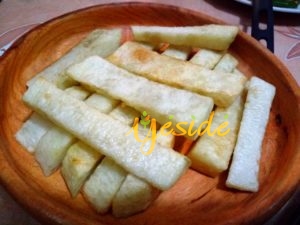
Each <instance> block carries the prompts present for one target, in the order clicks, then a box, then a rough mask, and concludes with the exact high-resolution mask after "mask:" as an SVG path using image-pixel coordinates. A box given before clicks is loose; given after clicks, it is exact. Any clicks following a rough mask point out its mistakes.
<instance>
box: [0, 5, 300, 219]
mask: <svg viewBox="0 0 300 225" xmlns="http://www.w3.org/2000/svg"><path fill="white" fill-rule="evenodd" d="M145 5H147V6H149V7H153V8H157V9H160V8H164V9H169V10H173V11H180V12H181V13H184V14H191V15H193V16H196V17H198V18H202V17H204V16H205V19H206V20H208V21H212V20H214V21H216V22H217V23H219V24H226V23H225V22H224V21H222V20H219V19H216V18H214V17H211V16H209V15H206V14H205V13H202V12H197V11H193V10H191V9H187V8H183V7H178V6H174V5H167V4H161V3H142V2H125V3H110V4H99V5H93V6H89V7H86V8H81V9H78V10H75V11H71V12H68V13H66V14H63V15H60V16H58V17H55V18H52V19H50V20H48V21H46V22H44V23H42V24H40V25H38V26H36V27H34V28H33V29H31V30H29V31H28V32H26V33H25V34H23V35H22V36H21V37H19V38H18V39H17V40H16V41H15V42H14V44H13V45H12V46H11V47H10V48H9V49H8V50H7V51H6V52H5V53H4V55H3V56H2V57H0V67H1V66H3V65H4V66H5V62H6V61H9V60H10V57H11V56H13V54H15V53H16V51H17V50H18V48H19V47H20V46H22V44H23V43H24V41H25V40H26V39H27V38H28V37H30V35H35V34H34V33H35V32H37V31H38V30H40V29H43V27H45V26H47V25H49V24H51V23H55V22H56V21H57V20H59V19H62V18H67V17H68V16H71V15H73V14H76V13H80V12H84V11H89V10H94V9H98V8H102V7H112V8H113V7H120V8H121V7H128V6H130V7H140V6H145ZM238 35H239V36H240V37H242V38H243V39H244V40H246V41H247V42H248V43H249V44H250V45H251V46H252V47H254V48H256V49H257V50H258V51H260V52H261V53H262V54H263V55H264V56H265V57H266V58H269V59H270V60H272V61H273V62H274V64H276V65H277V68H278V70H280V72H281V74H283V77H282V80H281V81H282V82H284V83H285V85H287V86H289V88H290V90H291V91H292V93H293V94H294V95H295V97H296V99H297V102H298V104H297V106H295V111H298V112H300V89H299V86H298V84H297V83H296V80H295V78H294V77H293V76H292V75H291V73H290V72H289V70H288V69H287V68H286V66H285V65H284V64H283V62H281V61H280V60H279V59H278V58H277V57H276V56H275V55H274V54H273V53H271V52H270V51H269V50H267V49H266V48H265V47H264V46H262V45H261V44H259V45H258V44H257V43H259V42H258V41H256V40H255V39H254V38H252V37H251V36H249V35H248V34H246V33H244V32H243V31H239V34H238ZM1 78H2V77H1V76H0V87H2V86H3V85H4V83H3V82H2V80H1ZM298 126H299V124H298ZM298 136H299V135H298ZM1 139H2V137H1ZM1 139H0V149H6V148H8V146H4V141H3V140H1ZM298 142H299V146H298V148H297V147H295V148H297V149H298V152H299V150H300V140H299V141H298ZM5 154H7V153H5V151H1V153H0V161H1V165H0V169H1V172H0V181H1V183H2V184H3V185H4V187H5V188H6V190H7V191H8V192H9V193H10V194H11V195H12V196H13V198H14V199H15V200H16V201H17V202H19V203H20V204H21V205H22V206H24V207H25V208H26V210H28V211H29V212H30V213H31V214H33V215H34V216H35V217H36V218H38V219H41V220H42V221H48V222H55V223H67V222H70V218H69V217H68V216H67V215H69V214H68V213H63V212H61V211H60V210H59V208H56V207H55V206H53V205H52V203H51V202H48V201H47V200H46V199H45V197H47V196H44V195H36V193H35V192H34V190H31V189H30V186H28V184H27V183H26V182H25V180H24V179H23V178H22V177H21V176H20V174H18V173H17V172H16V171H15V170H14V169H13V168H14V167H15V168H16V165H14V164H13V162H12V161H11V160H10V159H9V157H8V156H7V155H5ZM298 155H299V154H298ZM10 162H11V163H12V164H11V165H9V164H10ZM16 169H18V168H16ZM294 172H297V175H298V176H299V177H300V171H294ZM14 182H18V185H16V183H14ZM299 183H300V180H299V179H298V181H297V180H296V179H295V182H294V184H293V185H292V187H293V188H292V190H290V192H289V193H287V194H286V195H285V196H284V197H283V198H282V199H281V202H284V201H285V200H287V198H288V197H289V196H290V195H291V194H292V193H293V192H294V189H295V188H296V187H297V186H298V185H299ZM18 186H23V188H24V189H23V191H24V192H23V193H20V192H19V191H18V188H17V187H18ZM24 195H25V196H27V197H25V198H24ZM28 196H30V197H28ZM32 198H33V199H34V201H35V202H36V203H37V204H30V201H29V199H32ZM42 205H45V206H47V207H46V208H47V209H49V208H52V209H53V212H55V213H54V214H50V215H49V212H48V211H47V210H45V209H43V207H40V206H42ZM271 207H272V206H271ZM73 216H75V217H74V218H72V221H73V220H74V221H76V218H80V217H81V215H80V214H75V215H74V214H73ZM49 219H50V220H49ZM88 219H90V218H88ZM92 221H93V220H92V219H91V222H92ZM48 222H47V223H48Z"/></svg>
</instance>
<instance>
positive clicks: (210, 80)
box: [107, 41, 246, 107]
mask: <svg viewBox="0 0 300 225" xmlns="http://www.w3.org/2000/svg"><path fill="white" fill-rule="evenodd" d="M107 59H108V60H109V61H110V62H111V63H113V64H115V65H117V66H119V67H121V68H123V69H126V70H128V71H130V72H132V73H135V74H137V75H139V76H142V77H146V78H147V79H150V80H153V81H156V82H160V83H164V84H167V85H171V86H174V87H177V88H183V89H186V90H189V91H193V92H196V93H198V94H201V95H205V96H208V97H211V98H213V100H214V103H215V104H216V105H218V106H222V107H226V106H229V105H230V104H232V103H233V101H234V100H235V99H236V98H237V96H239V95H240V94H241V93H242V91H243V89H244V84H245V82H246V79H245V77H244V76H241V75H238V74H233V73H224V72H220V71H212V70H210V69H207V68H204V67H202V66H199V65H196V64H194V63H191V62H186V61H182V60H178V59H175V58H172V57H169V56H166V55H160V54H158V53H157V52H154V51H152V50H149V49H147V48H144V47H143V46H142V45H140V44H138V43H136V42H130V41H129V42H126V43H124V44H123V45H122V46H121V47H120V48H118V49H117V50H116V51H115V52H114V53H113V54H111V55H110V56H109V57H107ZM233 83H234V84H235V85H232V84H233Z"/></svg>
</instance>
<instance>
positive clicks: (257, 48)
mask: <svg viewBox="0 0 300 225" xmlns="http://www.w3.org/2000/svg"><path fill="white" fill-rule="evenodd" d="M210 23H222V22H221V21H219V20H217V19H214V18H211V17H209V16H207V15H204V14H200V13H195V12H192V11H188V10H183V9H179V8H176V7H172V6H163V5H159V4H138V3H126V4H115V5H114V4H112V5H106V6H98V7H97V6H96V7H92V8H88V9H85V10H80V11H77V12H75V13H72V14H68V15H66V16H63V17H60V18H57V19H54V20H52V21H50V22H48V23H46V24H43V25H41V26H39V27H37V28H36V29H34V30H33V31H32V32H30V33H28V34H27V35H26V36H25V37H23V38H22V39H20V40H19V41H17V43H16V44H15V45H14V46H13V48H12V49H11V50H9V52H8V54H6V55H5V57H4V58H3V59H2V60H1V61H0V103H1V111H0V118H1V120H0V123H1V128H0V138H1V139H0V148H1V151H0V171H1V173H0V178H1V182H2V183H3V184H4V186H5V187H6V188H7V189H8V191H9V192H10V193H11V194H12V195H13V196H14V197H15V198H16V199H17V200H18V202H20V203H21V204H22V205H23V206H25V207H26V208H27V209H28V210H29V211H30V212H31V213H32V214H34V215H35V216H36V217H38V218H39V219H41V220H42V221H44V223H49V224H50V223H57V224H164V225H167V224H172V225H174V224H179V223H180V224H241V223H243V224H253V223H255V222H259V223H260V222H263V221H264V220H266V219H267V218H269V217H270V216H271V215H272V214H273V213H274V212H275V211H276V210H277V209H279V208H280V206H281V205H282V204H283V203H284V202H285V201H286V200H287V199H288V197H289V196H290V194H291V193H292V191H293V190H294V189H295V187H296V185H297V184H298V183H299V177H300V164H299V160H300V137H299V136H300V127H299V124H300V107H299V104H300V91H299V88H298V86H297V85H296V83H295V81H294V80H293V79H292V77H291V75H290V73H289V72H288V70H287V69H286V68H285V67H284V65H283V64H282V63H281V62H280V61H279V60H278V59H277V58H276V57H275V56H274V55H273V54H271V53H270V52H268V51H267V50H266V49H265V48H264V47H263V46H261V45H259V44H258V43H257V42H256V41H255V40H254V39H252V38H251V37H249V36H248V35H246V34H244V33H242V32H240V33H239V35H238V37H237V39H236V40H235V42H234V43H233V45H232V47H231V48H230V52H231V53H232V54H233V55H234V56H235V57H237V58H238V59H239V61H240V63H239V69H240V70H241V71H242V72H244V73H245V74H246V75H247V76H248V77H250V76H253V75H256V76H259V77H261V78H263V79H265V80H266V81H268V82H270V83H272V84H274V85H275V86H276V88H277V93H276V97H275V99H274V103H273V106H272V110H271V116H270V120H269V123H268V126H267V132H266V136H265V138H264V142H263V155H262V159H261V162H260V163H261V170H260V174H259V179H260V185H261V186H260V190H259V192H257V193H247V192H240V191H234V190H231V189H228V188H226V187H225V179H226V177H227V174H226V172H225V173H223V174H221V175H220V176H219V177H217V178H209V177H207V176H204V175H202V174H200V173H197V172H195V171H193V170H189V171H188V172H187V173H186V174H185V175H184V176H183V177H182V178H181V179H180V180H179V182H178V183H177V184H176V185H175V186H174V187H173V188H171V189H170V190H168V191H165V192H164V193H162V194H161V195H160V196H159V198H158V199H157V200H156V201H155V202H154V204H153V205H152V206H151V207H150V208H149V209H148V210H146V211H145V212H143V213H140V214H137V215H134V216H131V217H129V218H126V219H116V218H113V217H112V216H111V215H110V214H107V215H100V214H97V213H96V212H95V211H94V210H93V209H92V208H91V207H90V206H89V205H88V204H87V202H86V201H85V200H84V199H83V197H82V196H81V195H79V196H78V197H77V198H76V199H72V198H71V196H70V194H69V192H68V190H67V187H66V185H65V183H64V181H63V179H62V177H61V175H60V172H59V171H57V172H56V173H55V174H54V175H52V176H50V177H44V176H43V174H42V172H41V169H40V168H39V166H38V164H37V162H36V161H35V160H34V157H33V156H32V155H30V154H29V153H27V152H26V151H25V150H24V149H23V148H22V147H21V146H20V145H19V144H18V143H17V142H16V140H15V138H14V134H15V133H16V131H17V130H18V129H19V128H20V126H21V124H22V122H23V121H25V120H26V118H28V116H29V115H30V113H31V111H30V110H29V109H28V108H27V107H26V106H25V105H24V104H23V103H22V101H21V96H22V94H23V93H24V91H25V89H26V85H25V83H26V81H27V80H28V79H30V78H31V77H32V76H34V75H35V74H36V73H37V72H38V71H40V70H42V69H43V68H45V67H46V66H47V65H50V64H51V63H52V62H54V61H55V60H56V59H58V58H59V57H60V56H61V55H63V54H64V53H65V52H66V51H68V50H69V49H70V48H71V47H72V46H74V45H75V44H76V43H78V41H80V39H82V38H83V37H84V36H85V35H86V34H87V33H88V32H90V31H92V30H93V29H95V28H98V27H123V28H127V27H128V25H133V24H143V25H165V26H184V25H201V24H210ZM253 132H255V131H253Z"/></svg>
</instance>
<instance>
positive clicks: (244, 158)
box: [226, 77, 275, 192]
mask: <svg viewBox="0 0 300 225" xmlns="http://www.w3.org/2000/svg"><path fill="white" fill-rule="evenodd" d="M274 96H275V87H274V86H273V85H271V84H269V83H267V82H266V81H263V80H261V79H259V78H257V77H252V78H251V79H250V81H249V86H248V93H247V99H246V104H245V109H244V112H243V116H242V121H241V126H240V131H239V134H238V138H237V143H236V146H235V149H234V153H233V158H232V163H231V166H230V169H229V174H228V178H227V180H226V186H227V187H231V188H236V189H239V190H244V191H251V192H256V191H258V189H259V181H258V173H259V162H260V156H261V151H262V141H263V138H264V134H265V130H266V126H267V123H268V118H269V114H270V109H271V106H272V101H273V98H274Z"/></svg>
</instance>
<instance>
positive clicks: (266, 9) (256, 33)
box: [251, 0, 274, 52]
mask: <svg viewBox="0 0 300 225" xmlns="http://www.w3.org/2000/svg"><path fill="white" fill-rule="evenodd" d="M252 7H253V13H252V31H251V35H252V37H254V38H255V39H256V40H258V41H259V40H261V39H263V40H265V41H266V42H267V48H268V49H269V50H270V51H271V52H274V18H273V4H272V0H252ZM263 13H264V14H265V15H266V16H267V28H266V29H260V28H259V23H260V21H261V19H262V18H261V15H262V14H263Z"/></svg>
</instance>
